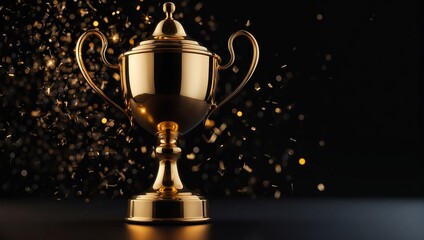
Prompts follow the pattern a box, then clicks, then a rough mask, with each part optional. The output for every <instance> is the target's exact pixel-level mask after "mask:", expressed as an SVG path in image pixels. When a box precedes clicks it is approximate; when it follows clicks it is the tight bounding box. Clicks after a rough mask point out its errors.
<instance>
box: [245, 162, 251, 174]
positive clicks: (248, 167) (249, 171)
mask: <svg viewBox="0 0 424 240" xmlns="http://www.w3.org/2000/svg"><path fill="white" fill-rule="evenodd" d="M243 169H244V170H245V171H246V172H248V173H252V172H253V169H252V168H251V167H250V166H248V165H247V164H246V163H245V164H243Z"/></svg>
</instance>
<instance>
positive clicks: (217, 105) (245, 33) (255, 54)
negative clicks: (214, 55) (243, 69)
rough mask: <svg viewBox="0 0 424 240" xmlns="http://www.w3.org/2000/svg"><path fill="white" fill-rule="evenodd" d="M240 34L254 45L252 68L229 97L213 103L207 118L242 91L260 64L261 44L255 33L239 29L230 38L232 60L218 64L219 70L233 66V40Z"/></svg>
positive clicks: (229, 47)
mask: <svg viewBox="0 0 424 240" xmlns="http://www.w3.org/2000/svg"><path fill="white" fill-rule="evenodd" d="M238 36H245V37H247V38H248V39H249V40H250V42H251V43H252V47H253V56H252V63H251V64H250V68H249V70H248V71H247V74H246V76H245V77H244V79H243V80H242V81H241V83H240V84H239V85H238V87H237V88H236V89H234V90H233V91H232V92H231V93H230V95H228V96H227V97H225V98H224V99H223V100H222V101H221V102H220V103H215V104H213V105H212V109H211V110H210V111H209V113H208V115H207V117H206V119H208V118H209V117H210V115H211V114H212V113H213V112H215V110H216V109H218V108H220V107H221V106H222V105H223V104H225V103H226V102H228V101H229V100H230V99H231V98H233V97H234V96H235V95H236V94H237V93H239V92H240V91H241V89H243V87H244V86H245V85H246V83H247V82H248V81H249V79H250V78H251V77H252V74H253V72H254V71H255V69H256V66H257V65H258V61H259V45H258V42H257V41H256V39H255V37H253V35H252V34H251V33H249V32H248V31H245V30H239V31H237V32H234V33H233V34H231V36H230V38H229V39H228V50H229V51H230V61H229V62H228V63H227V64H225V65H222V66H221V65H219V66H218V70H224V69H227V68H229V67H231V66H232V65H233V63H234V60H235V53H234V48H233V41H234V39H235V38H236V37H238Z"/></svg>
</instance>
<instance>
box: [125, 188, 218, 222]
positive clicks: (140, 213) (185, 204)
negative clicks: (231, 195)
mask: <svg viewBox="0 0 424 240" xmlns="http://www.w3.org/2000/svg"><path fill="white" fill-rule="evenodd" d="M125 220H126V221H127V222H131V223H141V224H143V223H179V224H181V223H182V224H185V223H186V224H195V223H205V222H209V221H210V217H209V213H208V202H207V200H206V199H204V198H203V197H202V196H198V195H195V194H193V193H191V192H181V193H177V194H175V195H174V196H172V198H166V197H161V196H160V195H158V194H157V193H156V192H146V193H143V194H140V195H136V196H134V197H133V198H131V199H129V200H128V215H127V218H125Z"/></svg>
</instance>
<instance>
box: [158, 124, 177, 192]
mask: <svg viewBox="0 0 424 240" xmlns="http://www.w3.org/2000/svg"><path fill="white" fill-rule="evenodd" d="M179 135H180V134H179V132H178V124H176V123H175V122H170V121H166V122H161V123H159V124H158V133H157V134H156V136H157V138H158V143H159V145H158V146H157V147H156V149H155V153H156V157H157V159H158V161H159V170H158V174H157V176H156V180H155V182H154V183H153V189H154V190H155V191H157V192H158V193H159V194H160V195H161V197H163V198H171V199H172V198H173V197H174V196H175V195H176V194H177V193H179V192H180V191H182V190H183V189H184V186H183V184H182V181H181V179H180V176H179V174H178V168H177V160H178V159H179V158H180V155H181V148H179V147H178V146H177V141H178V136H179Z"/></svg>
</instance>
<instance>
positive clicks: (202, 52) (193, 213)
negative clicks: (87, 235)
mask: <svg viewBox="0 0 424 240" xmlns="http://www.w3.org/2000/svg"><path fill="white" fill-rule="evenodd" d="M163 11H164V13H165V15H166V17H165V18H164V19H163V20H161V21H160V22H159V23H158V24H157V26H156V28H155V30H154V32H153V34H152V35H151V36H150V37H149V38H147V39H146V40H144V41H141V43H140V44H139V45H138V46H136V47H134V48H132V49H131V50H130V51H127V52H125V53H123V54H121V55H120V56H119V63H118V64H111V63H110V62H109V61H108V60H107V59H106V55H105V53H106V50H107V45H108V41H107V38H106V36H105V35H104V34H103V33H101V32H100V31H98V30H95V29H92V30H88V31H86V32H84V33H83V34H82V35H81V36H80V37H79V39H78V41H77V44H76V59H77V63H78V66H79V68H80V70H81V72H82V75H83V77H84V78H85V80H86V81H87V82H88V84H89V85H90V87H91V88H92V89H93V90H94V91H95V92H96V93H98V94H99V95H100V96H101V97H102V98H103V99H104V100H105V101H106V102H107V103H109V104H111V105H112V106H114V107H116V108H117V109H119V110H120V111H122V112H123V113H124V114H125V115H126V116H127V117H128V118H129V119H130V122H131V124H133V123H134V122H135V123H137V124H138V125H139V126H141V127H142V128H144V129H145V130H147V131H148V132H150V133H151V134H152V135H154V136H156V138H157V146H156V148H155V155H156V158H157V161H158V162H159V169H158V171H157V174H156V179H155V181H154V183H153V185H152V186H151V187H150V188H149V189H147V190H146V191H144V192H142V193H140V194H138V195H135V196H133V197H132V198H130V199H129V200H128V213H127V216H126V218H125V221H126V222H128V223H140V224H143V223H146V224H147V223H163V222H170V223H205V222H208V221H210V219H211V218H210V214H209V210H208V202H207V199H206V198H205V197H203V196H201V195H198V194H196V193H194V192H192V191H191V190H189V189H188V188H187V187H185V186H184V185H183V183H182V181H181V179H180V177H179V174H178V169H177V160H178V159H179V157H180V154H181V148H179V147H178V137H180V136H181V135H183V134H185V133H187V132H189V131H190V130H192V129H193V128H194V127H196V126H197V125H199V124H200V123H201V122H202V121H204V120H205V119H207V118H208V117H209V115H210V114H211V113H212V112H213V111H214V110H216V109H218V108H219V107H220V106H222V105H223V104H224V103H226V102H227V101H229V100H230V99H231V98H232V97H234V96H235V95H236V94H237V93H238V92H240V90H241V89H242V88H243V87H244V86H245V84H246V83H247V82H248V81H249V79H250V78H251V76H252V74H253V72H254V70H255V69H256V66H257V64H258V60H259V46H258V43H257V41H256V39H255V38H254V37H253V36H252V34H250V33H249V32H247V31H245V30H239V31H236V32H234V33H233V34H232V35H231V36H230V37H229V40H228V50H229V53H230V60H229V62H228V63H227V64H224V65H221V64H220V63H221V58H220V57H219V56H218V55H217V54H214V53H211V52H210V51H208V49H206V48H205V47H203V46H202V45H200V44H199V43H198V42H196V41H194V40H193V39H191V38H190V37H189V36H188V35H187V34H186V32H185V30H184V28H183V27H182V25H181V24H180V23H179V22H178V21H177V20H175V19H174V18H173V13H174V11H175V5H174V4H173V3H172V2H166V3H164V4H163ZM90 36H96V37H98V38H100V39H101V42H102V48H101V52H100V55H101V59H102V61H103V63H104V64H105V65H106V66H108V67H110V68H115V69H119V70H120V76H121V80H120V81H121V90H122V94H123V103H124V104H123V105H124V106H123V107H122V106H120V105H119V104H117V103H116V102H114V101H113V100H111V99H110V98H109V97H108V96H106V95H105V93H104V92H103V91H102V90H101V89H100V88H99V87H98V86H97V85H96V84H95V82H94V81H93V79H92V78H91V77H90V74H89V73H88V71H87V69H86V67H85V65H84V59H83V56H82V47H83V44H84V41H85V40H86V39H87V38H88V37H90ZM238 36H245V37H247V38H248V39H249V40H250V42H251V44H252V46H253V51H252V53H253V54H252V56H253V57H252V62H251V64H250V68H249V69H248V71H247V73H246V75H245V77H244V79H243V80H242V81H241V82H240V84H239V85H238V87H237V88H235V89H234V90H233V91H232V92H231V94H229V95H228V96H226V97H225V98H224V99H223V100H222V101H221V102H219V103H218V102H216V101H215V91H216V88H217V84H218V71H219V70H224V69H227V68H229V67H230V66H232V65H233V63H234V60H235V53H234V48H233V40H234V39H235V38H236V37H238Z"/></svg>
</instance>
